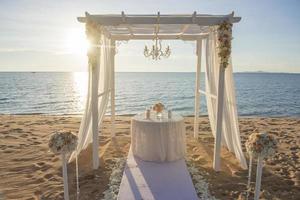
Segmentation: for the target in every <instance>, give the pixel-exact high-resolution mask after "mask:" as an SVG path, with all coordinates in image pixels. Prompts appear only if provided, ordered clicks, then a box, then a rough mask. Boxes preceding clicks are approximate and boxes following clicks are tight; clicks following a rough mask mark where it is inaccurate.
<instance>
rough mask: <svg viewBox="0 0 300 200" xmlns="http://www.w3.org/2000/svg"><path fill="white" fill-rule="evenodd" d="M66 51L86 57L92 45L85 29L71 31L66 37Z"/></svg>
mask: <svg viewBox="0 0 300 200" xmlns="http://www.w3.org/2000/svg"><path fill="white" fill-rule="evenodd" d="M65 37H66V38H65V45H64V46H65V50H66V51H67V52H68V53H72V54H80V55H86V52H87V49H88V48H89V46H90V44H89V42H88V40H87V39H86V35H85V32H84V29H69V30H68V31H67V32H66V36H65Z"/></svg>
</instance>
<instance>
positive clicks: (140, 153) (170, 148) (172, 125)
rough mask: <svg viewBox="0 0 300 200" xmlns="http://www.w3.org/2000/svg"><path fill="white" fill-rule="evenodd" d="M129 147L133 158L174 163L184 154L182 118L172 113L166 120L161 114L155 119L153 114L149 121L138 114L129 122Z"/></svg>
mask: <svg viewBox="0 0 300 200" xmlns="http://www.w3.org/2000/svg"><path fill="white" fill-rule="evenodd" d="M131 145H132V152H133V154H134V155H135V156H137V157H139V158H141V159H142V160H146V161H159V162H164V161H175V160H179V159H181V158H183V157H184V155H185V152H186V142H185V125H184V121H183V117H181V116H180V115H178V114H175V113H173V114H172V118H171V119H168V117H167V114H166V113H164V114H163V118H162V119H157V117H156V115H155V114H154V113H152V114H151V118H150V119H146V117H145V114H144V113H142V114H139V115H136V116H134V117H133V118H132V120H131Z"/></svg>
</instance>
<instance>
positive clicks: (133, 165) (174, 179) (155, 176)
mask: <svg viewBox="0 0 300 200" xmlns="http://www.w3.org/2000/svg"><path fill="white" fill-rule="evenodd" d="M118 199H119V200H196V199H198V197H197V194H196V191H195V188H194V185H193V182H192V179H191V177H190V174H189V172H188V170H187V166H186V164H185V161H184V159H181V160H178V161H174V162H164V163H156V162H146V161H143V160H140V159H139V158H136V157H134V156H133V154H132V151H131V149H130V150H129V154H128V158H127V162H126V166H125V170H124V174H123V177H122V181H121V185H120V190H119V195H118Z"/></svg>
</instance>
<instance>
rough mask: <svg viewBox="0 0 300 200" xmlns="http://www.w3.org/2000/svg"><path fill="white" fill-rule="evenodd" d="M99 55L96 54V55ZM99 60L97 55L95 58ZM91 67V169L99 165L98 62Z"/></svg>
mask: <svg viewBox="0 0 300 200" xmlns="http://www.w3.org/2000/svg"><path fill="white" fill-rule="evenodd" d="M98 56H100V55H99V54H97V57H98ZM97 60H99V57H98V58H97ZM90 67H92V95H91V96H92V102H91V104H92V105H91V108H92V132H93V169H98V167H99V155H98V149H99V141H98V139H99V138H98V133H99V127H98V125H99V119H98V82H99V63H98V62H96V63H95V64H94V65H93V66H90Z"/></svg>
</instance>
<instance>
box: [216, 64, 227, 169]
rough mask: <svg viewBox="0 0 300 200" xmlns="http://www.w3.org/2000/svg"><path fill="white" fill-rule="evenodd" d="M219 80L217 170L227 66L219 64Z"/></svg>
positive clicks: (219, 167) (217, 166)
mask: <svg viewBox="0 0 300 200" xmlns="http://www.w3.org/2000/svg"><path fill="white" fill-rule="evenodd" d="M219 69H220V72H219V78H218V79H219V81H218V91H217V92H218V93H217V119H216V135H215V148H214V161H213V168H214V170H215V171H220V170H221V163H220V161H221V145H222V128H223V126H222V122H223V105H224V84H225V68H224V67H223V66H219Z"/></svg>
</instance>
